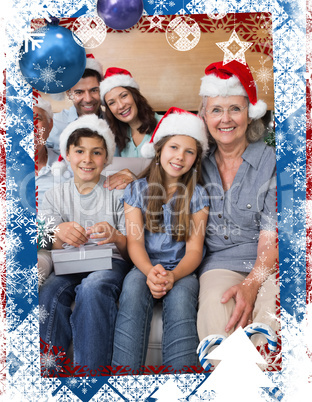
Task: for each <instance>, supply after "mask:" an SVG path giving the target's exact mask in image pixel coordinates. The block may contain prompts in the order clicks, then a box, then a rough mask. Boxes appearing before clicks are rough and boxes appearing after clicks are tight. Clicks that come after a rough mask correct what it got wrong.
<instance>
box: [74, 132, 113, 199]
mask: <svg viewBox="0 0 312 402" xmlns="http://www.w3.org/2000/svg"><path fill="white" fill-rule="evenodd" d="M66 159H67V160H68V162H70V166H71V168H72V170H73V172H74V180H75V184H76V186H77V189H78V191H79V192H80V193H81V194H87V193H88V192H90V191H91V190H92V188H93V187H94V185H95V184H96V183H97V182H98V181H99V180H100V174H101V172H102V170H103V168H104V166H105V163H106V161H107V152H106V147H105V146H104V141H103V139H102V138H100V137H80V139H79V141H78V143H77V145H74V144H72V145H70V146H69V150H68V152H67V154H66Z"/></svg>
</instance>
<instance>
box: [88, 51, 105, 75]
mask: <svg viewBox="0 0 312 402" xmlns="http://www.w3.org/2000/svg"><path fill="white" fill-rule="evenodd" d="M86 56H87V61H86V68H85V70H86V69H87V68H88V69H89V70H95V71H97V72H98V73H99V74H100V76H101V80H102V79H103V66H102V64H101V63H100V62H99V61H98V60H96V59H95V58H94V56H93V54H91V53H88V54H87V55H86Z"/></svg>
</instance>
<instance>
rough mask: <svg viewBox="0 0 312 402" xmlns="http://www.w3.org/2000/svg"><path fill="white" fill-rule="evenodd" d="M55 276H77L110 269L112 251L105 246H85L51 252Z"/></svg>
mask: <svg viewBox="0 0 312 402" xmlns="http://www.w3.org/2000/svg"><path fill="white" fill-rule="evenodd" d="M51 254H52V261H53V264H54V272H55V275H65V274H77V273H81V272H92V271H99V270H102V269H111V268H112V255H113V250H112V249H111V248H108V247H107V246H106V245H102V246H98V245H96V244H86V245H83V246H80V247H67V248H65V249H58V250H52V251H51Z"/></svg>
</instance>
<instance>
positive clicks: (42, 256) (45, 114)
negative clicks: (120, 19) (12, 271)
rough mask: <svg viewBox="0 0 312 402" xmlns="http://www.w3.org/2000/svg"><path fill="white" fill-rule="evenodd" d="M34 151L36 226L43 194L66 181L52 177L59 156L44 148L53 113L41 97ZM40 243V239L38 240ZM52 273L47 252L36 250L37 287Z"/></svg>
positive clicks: (36, 105) (36, 110) (37, 103)
mask: <svg viewBox="0 0 312 402" xmlns="http://www.w3.org/2000/svg"><path fill="white" fill-rule="evenodd" d="M33 112H34V126H35V138H34V145H35V150H36V170H35V182H36V188H37V192H38V215H39V216H38V219H39V220H40V222H38V224H39V225H40V224H43V222H42V221H41V220H42V219H44V217H43V216H41V214H40V209H41V203H42V198H43V194H44V193H45V191H47V190H48V189H50V188H52V187H53V186H54V185H56V184H58V183H60V182H63V181H65V180H66V178H64V177H63V176H59V177H54V176H53V174H52V165H53V163H54V162H56V161H57V160H58V157H59V154H58V153H57V152H55V151H54V149H53V148H47V147H46V141H47V140H48V138H49V134H50V132H51V130H52V127H53V113H52V108H51V105H50V103H49V102H48V101H46V100H44V99H43V98H42V97H41V96H39V97H38V99H36V101H35V102H34V106H33ZM39 243H40V238H39ZM51 272H52V259H51V256H50V254H49V252H48V251H47V250H42V249H41V250H38V284H39V286H41V285H42V283H43V282H44V281H45V279H46V278H47V277H48V276H49V274H50V273H51Z"/></svg>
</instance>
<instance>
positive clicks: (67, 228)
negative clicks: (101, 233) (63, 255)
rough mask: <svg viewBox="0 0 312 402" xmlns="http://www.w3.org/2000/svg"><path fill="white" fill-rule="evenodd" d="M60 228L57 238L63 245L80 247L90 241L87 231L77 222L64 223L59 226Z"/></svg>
mask: <svg viewBox="0 0 312 402" xmlns="http://www.w3.org/2000/svg"><path fill="white" fill-rule="evenodd" d="M58 228H59V231H58V232H57V233H56V236H57V238H59V239H60V240H61V241H62V242H63V243H67V244H69V245H71V246H75V247H79V246H81V245H82V244H85V243H87V241H88V237H87V235H86V231H85V230H84V228H83V227H82V226H80V225H79V224H78V223H77V222H63V223H60V224H59V225H58Z"/></svg>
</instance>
